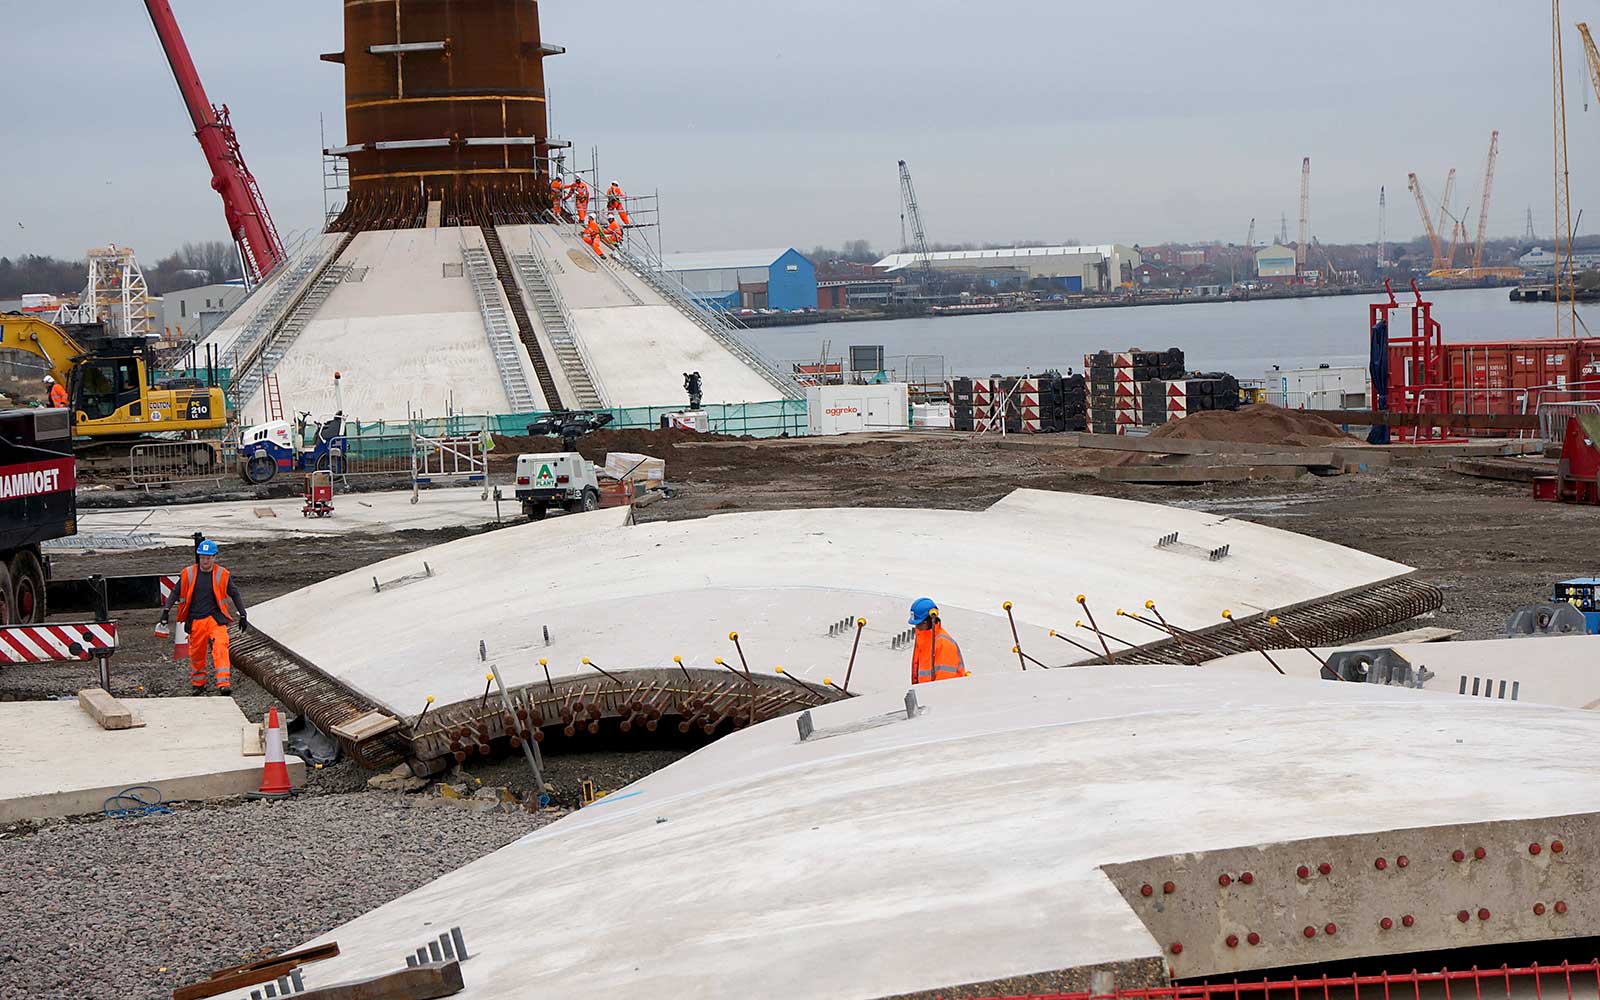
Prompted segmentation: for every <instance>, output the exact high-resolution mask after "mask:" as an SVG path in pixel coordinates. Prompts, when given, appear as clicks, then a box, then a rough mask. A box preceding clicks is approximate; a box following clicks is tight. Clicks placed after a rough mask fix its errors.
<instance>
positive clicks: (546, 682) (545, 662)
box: [539, 660, 556, 694]
mask: <svg viewBox="0 0 1600 1000" xmlns="http://www.w3.org/2000/svg"><path fill="white" fill-rule="evenodd" d="M539 666H541V667H543V668H544V685H545V687H547V688H549V689H550V693H551V694H555V693H556V685H555V682H554V681H552V680H551V679H550V661H549V660H540V661H539Z"/></svg>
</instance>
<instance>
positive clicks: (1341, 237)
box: [0, 0, 1600, 259]
mask: <svg viewBox="0 0 1600 1000" xmlns="http://www.w3.org/2000/svg"><path fill="white" fill-rule="evenodd" d="M173 6H174V8H175V9H176V11H177V14H178V17H179V20H180V22H181V24H182V26H183V29H184V32H185V34H186V35H187V37H188V39H189V43H190V46H191V47H192V48H193V50H194V53H195V59H196V62H197V63H198V65H199V68H200V72H201V75H202V77H203V78H204V80H205V82H206V86H207V88H208V89H209V91H210V94H211V97H212V100H214V101H216V102H218V103H222V102H226V103H228V104H229V105H230V106H231V108H232V110H233V114H234V121H235V124H236V125H237V127H238V129H239V133H240V136H241V139H242V141H243V143H244V148H245V153H246V155H247V157H248V158H249V160H250V163H251V166H252V167H253V168H254V170H255V172H256V174H257V176H258V178H259V179H260V181H261V186H262V189H263V190H264V192H265V194H266V197H267V200H268V205H269V207H270V208H271V210H272V212H273V214H274V215H275V217H276V219H277V222H278V225H279V227H280V228H281V229H283V230H284V231H285V232H288V231H291V230H298V229H304V228H307V227H312V226H316V225H318V224H319V221H320V218H321V211H322V185H321V166H320V159H319V156H318V150H319V139H318V134H317V127H318V115H319V114H325V115H326V116H327V121H328V135H329V139H330V141H331V142H337V141H341V140H342V139H343V134H344V127H343V118H342V110H341V107H342V78H341V71H340V69H339V67H337V66H333V65H330V64H327V63H322V62H319V61H318V60H317V55H318V53H320V52H324V51H333V50H336V49H338V48H340V47H341V46H342V40H341V37H340V31H341V26H340V24H341V22H340V4H339V3H338V2H337V0H275V2H269V3H260V2H253V3H243V2H233V0H174V2H173ZM1564 6H1565V7H1566V8H1567V9H1566V11H1565V19H1566V20H1567V22H1568V23H1569V28H1568V30H1567V31H1566V33H1565V37H1566V56H1567V81H1568V97H1567V101H1568V132H1569V142H1570V150H1571V152H1570V155H1571V161H1572V165H1573V179H1572V192H1573V211H1574V212H1575V213H1576V211H1577V210H1578V208H1579V207H1582V206H1583V205H1584V204H1585V202H1586V200H1590V199H1591V196H1595V195H1600V184H1597V183H1595V182H1593V181H1590V180H1589V178H1591V177H1594V176H1596V171H1595V170H1594V164H1596V163H1600V105H1597V102H1596V101H1595V99H1594V98H1593V96H1592V94H1591V95H1590V96H1589V103H1590V105H1591V107H1592V108H1593V110H1591V111H1590V112H1589V113H1588V114H1585V113H1583V104H1584V95H1585V94H1586V93H1588V85H1587V83H1586V77H1587V73H1586V69H1585V65H1584V61H1583V50H1582V46H1581V44H1580V42H1579V39H1578V36H1577V33H1576V31H1573V30H1571V28H1570V23H1571V22H1574V21H1576V20H1579V19H1580V18H1583V17H1585V16H1588V17H1593V18H1595V19H1596V21H1597V22H1600V0H1568V2H1567V3H1566V4H1565V5H1564ZM1286 12H1287V13H1286ZM541 17H542V20H543V23H544V29H545V36H546V38H547V39H548V40H550V41H554V42H557V43H560V44H564V45H566V46H567V47H568V49H569V54H567V55H565V56H561V57H559V58H556V59H552V60H551V61H550V62H549V64H548V66H547V68H548V76H549V85H550V94H551V96H550V99H551V111H552V119H553V123H554V125H555V128H556V130H557V132H558V133H559V134H561V135H563V136H566V137H568V138H571V139H572V140H573V141H574V145H575V146H576V147H578V148H580V149H582V150H585V151H587V149H588V148H589V147H590V146H598V147H599V150H600V159H601V170H602V174H603V175H604V179H606V180H609V179H610V178H611V177H613V176H615V177H617V178H618V179H620V180H621V181H622V182H623V185H624V186H625V187H626V188H628V189H629V190H630V191H633V192H644V191H648V190H650V189H653V188H659V189H660V190H661V193H662V199H663V209H664V211H663V231H664V236H665V242H666V245H667V249H669V250H692V249H727V248H735V247H749V246H768V245H783V244H789V245H794V246H799V247H802V248H809V247H810V246H812V245H814V244H816V243H827V244H830V245H836V244H838V243H841V242H843V241H845V240H847V239H852V238H856V237H865V238H867V239H869V240H871V241H872V242H873V243H874V244H875V245H877V246H880V247H883V248H886V249H893V247H894V245H895V244H897V243H898V242H899V238H900V237H899V233H900V225H899V195H898V180H897V176H896V168H895V161H896V160H898V159H901V158H904V159H906V160H907V161H909V163H910V164H911V168H912V171H913V173H914V175H915V179H916V182H917V188H918V193H919V195H920V196H921V200H922V203H923V210H924V212H925V214H926V217H927V221H928V228H929V237H930V238H931V239H933V240H936V241H949V242H955V241H978V240H996V241H999V240H1010V239H1014V238H1034V239H1049V240H1056V239H1077V240H1080V241H1082V242H1086V243H1095V242H1109V241H1118V242H1126V243H1136V242H1137V243H1153V242H1158V241H1163V240H1168V239H1172V240H1203V239H1211V238H1218V239H1223V240H1227V241H1232V242H1241V241H1243V239H1244V237H1245V231H1246V228H1247V226H1248V225H1249V221H1250V218H1251V217H1252V216H1255V217H1257V219H1258V222H1257V237H1258V239H1262V240H1265V239H1270V238H1271V237H1272V236H1273V235H1275V234H1276V231H1277V228H1278V220H1279V216H1280V214H1281V213H1287V214H1288V216H1289V229H1290V235H1291V237H1292V236H1293V235H1294V233H1295V230H1296V216H1297V214H1298V199H1299V174H1300V170H1299V168H1300V158H1301V157H1302V156H1305V155H1309V156H1310V157H1311V158H1312V206H1311V218H1312V233H1313V234H1314V235H1316V236H1317V237H1318V238H1320V239H1322V240H1324V241H1326V242H1354V241H1370V240H1372V239H1375V238H1376V232H1377V194H1378V186H1379V185H1380V184H1382V185H1386V186H1387V187H1388V193H1389V231H1390V234H1391V236H1392V237H1398V238H1409V237H1410V236H1413V235H1417V234H1420V232H1421V224H1420V222H1419V220H1418V218H1417V213H1416V210H1415V207H1414V204H1413V202H1412V200H1411V196H1410V195H1409V194H1408V193H1407V191H1406V186H1405V184H1406V173H1407V172H1408V171H1411V170H1415V171H1417V172H1418V173H1419V174H1420V175H1421V177H1422V180H1423V183H1424V185H1425V186H1426V187H1427V188H1428V190H1429V192H1430V195H1431V197H1433V198H1435V199H1436V198H1438V196H1439V195H1440V193H1441V189H1442V188H1443V185H1444V176H1445V172H1446V170H1447V169H1448V168H1449V167H1451V166H1456V167H1458V168H1460V179H1459V180H1458V182H1457V197H1456V206H1457V211H1458V213H1459V212H1460V211H1462V210H1463V209H1464V208H1466V207H1467V206H1468V205H1469V204H1470V205H1472V206H1473V211H1472V219H1473V220H1474V221H1473V222H1472V223H1471V224H1472V225H1473V226H1475V225H1476V222H1475V220H1476V215H1477V212H1476V201H1477V197H1478V189H1479V185H1480V183H1481V179H1482V172H1483V159H1484V154H1485V152H1486V150H1487V144H1488V137H1489V130H1490V129H1491V128H1499V129H1500V132H1501V157H1500V166H1499V171H1498V175H1497V179H1496V183H1495V196H1496V197H1495V203H1494V206H1493V208H1492V210H1491V216H1490V232H1491V233H1492V234H1497V235H1514V234H1520V233H1521V232H1522V230H1523V225H1524V212H1525V210H1526V209H1527V207H1528V206H1529V205H1530V204H1531V205H1532V207H1533V212H1534V222H1535V226H1536V228H1537V229H1538V231H1539V232H1540V233H1541V234H1545V235H1547V234H1548V233H1549V232H1550V230H1551V215H1552V205H1551V198H1552V195H1551V167H1550V163H1551V135H1550V72H1549V41H1550V30H1549V14H1548V9H1547V8H1545V7H1544V6H1543V5H1541V4H1534V3H1528V2H1525V0H1524V2H1518V3H1492V2H1483V0H1477V2H1473V0H1455V2H1448V0H1408V2H1406V3H1403V4H1396V3H1388V2H1372V0H1347V2H1344V3H1324V4H1306V3H1299V2H1291V3H1284V2H1282V0H1274V2H1265V0H1262V2H1258V0H1235V2H1232V3H1214V4H1193V3H1176V2H1156V0H1120V2H1119V3H1115V4H1103V3H1094V4H1091V3H1085V2H1081V0H990V2H988V3H973V2H970V0H919V2H915V3H913V2H910V0H902V2H875V0H853V2H846V0H811V2H809V3H806V4H784V5H778V4H766V3H759V4H758V3H751V2H749V0H741V2H734V0H700V2H696V3H693V4H687V3H655V2H649V3H647V2H642V0H619V2H611V3H603V4H597V3H579V2H577V0H546V2H544V3H543V4H541ZM0 25H4V26H5V30H6V34H7V36H8V38H7V42H8V44H7V66H6V79H7V87H6V91H7V96H8V98H9V99H8V100H7V101H6V125H7V128H6V132H7V134H8V136H9V138H10V140H11V142H10V143H9V144H8V145H9V147H10V148H9V149H8V151H7V154H6V156H5V157H4V161H3V166H0V255H15V254H17V253H22V252H28V251H38V252H48V253H56V254H61V255H77V254H81V253H82V251H83V250H84V249H85V248H87V247H89V246H91V245H96V244H102V243H105V242H108V241H114V242H118V243H125V244H128V245H131V246H133V247H135V249H137V250H139V251H140V252H141V254H143V255H144V256H146V258H147V259H153V258H154V257H155V256H158V255H160V254H164V253H166V252H168V251H170V250H171V249H172V248H173V247H174V246H175V245H176V244H178V243H181V242H183V241H185V240H194V239H219V238H225V237H226V232H225V229H224V226H223V222H222V212H221V208H220V202H219V201H218V199H217V198H216V196H215V195H214V194H213V193H212V192H211V190H210V187H209V186H208V174H207V171H206V167H205V164H204V161H203V159H202V157H201V155H200V151H199V147H198V146H197V144H196V143H195V142H194V140H193V138H192V137H191V136H190V134H189V133H190V128H189V124H188V121H187V118H186V116H185V114H184V111H183V107H182V104H181V103H180V101H179V99H178V95H177V92H176V88H175V87H174V85H173V84H172V82H171V78H170V76H169V74H168V70H167V67H166V63H165V61H164V59H163V58H162V55H161V52H160V47H159V45H158V44H157V42H156V39H155V35H154V33H153V31H152V30H151V29H150V27H149V24H148V21H147V16H146V14H145V10H144V5H143V4H142V3H139V2H138V0H52V2H50V3H39V2H37V0H0ZM1592 207H1593V210H1594V212H1595V213H1600V198H1597V199H1594V205H1593V206H1592ZM19 222H20V223H22V226H23V227H25V228H19V226H18V223H19ZM1584 228H1585V229H1586V230H1588V231H1590V232H1593V231H1595V230H1596V229H1597V228H1600V218H1595V219H1593V220H1592V222H1591V221H1590V220H1588V219H1587V218H1586V220H1585V226H1584Z"/></svg>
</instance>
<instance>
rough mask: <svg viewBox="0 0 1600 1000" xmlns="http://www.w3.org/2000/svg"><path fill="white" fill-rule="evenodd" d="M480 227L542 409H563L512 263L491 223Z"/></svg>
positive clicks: (559, 394)
mask: <svg viewBox="0 0 1600 1000" xmlns="http://www.w3.org/2000/svg"><path fill="white" fill-rule="evenodd" d="M479 228H480V229H481V230H482V231H483V242H484V245H485V246H487V247H488V248H489V259H490V260H491V261H493V263H494V271H495V274H496V275H498V276H499V278H500V287H501V288H502V289H504V290H505V294H506V301H507V302H509V303H510V305H511V315H512V317H513V318H514V319H515V320H516V321H517V333H518V334H519V335H520V337H521V339H522V344H523V346H524V347H526V348H527V349H528V360H530V361H532V362H533V373H534V374H535V375H537V376H538V378H539V388H540V389H542V390H543V391H544V402H545V409H547V410H551V411H557V410H564V409H566V406H565V404H563V403H562V401H561V393H560V392H559V391H558V390H557V389H556V380H555V376H554V375H552V374H551V372H550V363H549V362H548V361H546V360H545V357H544V349H543V348H541V347H540V346H539V337H538V335H537V334H536V333H535V332H534V329H533V321H532V320H530V319H529V318H528V307H527V306H526V305H525V304H524V303H523V301H522V292H521V291H520V290H519V289H518V288H517V276H516V274H515V272H513V271H512V270H511V263H510V262H509V261H508V260H506V248H505V247H504V246H503V245H501V243H500V234H499V233H498V232H496V231H495V228H494V226H492V225H488V226H480V227H479ZM533 408H534V407H530V409H533ZM522 412H527V411H522Z"/></svg>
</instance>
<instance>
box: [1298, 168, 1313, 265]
mask: <svg viewBox="0 0 1600 1000" xmlns="http://www.w3.org/2000/svg"><path fill="white" fill-rule="evenodd" d="M1310 245H1311V157H1309V156H1308V157H1306V158H1305V159H1304V160H1301V161H1300V243H1299V245H1298V246H1296V247H1295V250H1294V257H1295V263H1296V264H1298V265H1299V266H1300V267H1301V268H1302V269H1303V268H1304V267H1305V266H1306V257H1307V255H1306V250H1307V249H1309V247H1310Z"/></svg>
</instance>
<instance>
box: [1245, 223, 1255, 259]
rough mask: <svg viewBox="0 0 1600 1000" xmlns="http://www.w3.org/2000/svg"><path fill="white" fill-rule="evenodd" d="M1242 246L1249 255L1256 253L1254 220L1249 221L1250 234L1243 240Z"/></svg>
mask: <svg viewBox="0 0 1600 1000" xmlns="http://www.w3.org/2000/svg"><path fill="white" fill-rule="evenodd" d="M1244 246H1245V249H1246V250H1249V251H1250V252H1251V253H1255V252H1256V220H1254V219H1251V220H1250V233H1249V235H1247V236H1245V238H1244Z"/></svg>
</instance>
